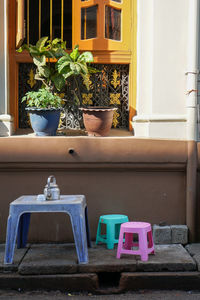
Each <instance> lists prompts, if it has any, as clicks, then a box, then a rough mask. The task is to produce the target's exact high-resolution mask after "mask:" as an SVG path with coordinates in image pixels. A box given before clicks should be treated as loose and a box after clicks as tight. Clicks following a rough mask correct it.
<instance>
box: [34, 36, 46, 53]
mask: <svg viewBox="0 0 200 300" xmlns="http://www.w3.org/2000/svg"><path fill="white" fill-rule="evenodd" d="M47 41H48V36H44V37H42V38H41V39H39V41H37V43H36V47H37V48H38V49H39V51H41V50H42V48H43V47H44V46H45V44H46V42H47Z"/></svg>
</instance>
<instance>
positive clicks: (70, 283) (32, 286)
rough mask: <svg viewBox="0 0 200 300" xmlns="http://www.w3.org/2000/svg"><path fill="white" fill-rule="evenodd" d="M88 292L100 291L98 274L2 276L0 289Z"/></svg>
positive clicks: (0, 275)
mask: <svg viewBox="0 0 200 300" xmlns="http://www.w3.org/2000/svg"><path fill="white" fill-rule="evenodd" d="M8 288H10V289H17V290H18V289H22V290H36V289H45V290H46V289H48V290H63V291H67V290H68V291H88V292H95V291H96V290H97V289H98V276H97V275H96V274H66V275H63V274H60V275H39V276H34V275H33V276H32V275H31V276H29V275H25V276H23V275H18V274H4V275H2V274H0V289H8Z"/></svg>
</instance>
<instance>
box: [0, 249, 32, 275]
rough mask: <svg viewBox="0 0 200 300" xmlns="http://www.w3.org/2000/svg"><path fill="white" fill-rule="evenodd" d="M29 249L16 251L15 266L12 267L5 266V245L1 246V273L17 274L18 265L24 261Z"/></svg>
mask: <svg viewBox="0 0 200 300" xmlns="http://www.w3.org/2000/svg"><path fill="white" fill-rule="evenodd" d="M27 250H28V247H27V248H24V249H17V248H16V249H15V256H14V261H13V264H11V265H4V254H5V245H4V244H0V272H15V271H17V269H18V265H19V264H20V262H21V260H22V259H23V257H24V255H25V253H26V251H27Z"/></svg>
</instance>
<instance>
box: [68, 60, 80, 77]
mask: <svg viewBox="0 0 200 300" xmlns="http://www.w3.org/2000/svg"><path fill="white" fill-rule="evenodd" d="M70 69H71V70H72V71H73V72H74V75H79V74H80V72H81V67H80V66H79V65H78V64H77V63H73V62H71V63H70Z"/></svg>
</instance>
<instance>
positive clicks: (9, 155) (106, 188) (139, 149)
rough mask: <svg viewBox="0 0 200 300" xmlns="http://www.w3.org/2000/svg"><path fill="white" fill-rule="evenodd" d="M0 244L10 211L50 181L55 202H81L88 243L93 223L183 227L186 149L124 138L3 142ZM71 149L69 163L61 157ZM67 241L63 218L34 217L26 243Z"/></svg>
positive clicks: (66, 156) (181, 145)
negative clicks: (111, 217) (104, 219)
mask: <svg viewBox="0 0 200 300" xmlns="http://www.w3.org/2000/svg"><path fill="white" fill-rule="evenodd" d="M1 141H2V142H1V143H0V183H1V200H0V201H1V205H0V206H1V209H0V224H1V231H0V242H2V241H4V240H5V234H6V223H7V217H8V213H9V203H10V202H12V201H13V200H15V199H16V198H18V197H20V196H21V195H34V194H35V195H37V194H41V193H42V192H43V188H44V185H45V184H46V180H47V177H48V176H49V175H51V174H54V175H55V176H56V179H57V183H58V185H59V187H60V189H61V194H67V195H70V194H84V195H85V196H86V200H87V205H88V212H89V222H90V229H91V236H92V240H94V239H95V236H96V230H97V223H98V219H99V216H100V215H103V214H112V213H120V214H126V215H128V216H129V219H130V220H135V221H136V220H138V221H139V220H140V221H148V222H151V223H152V224H154V223H157V224H159V222H163V221H165V222H167V223H168V224H185V222H186V164H187V143H186V142H184V141H180V142H176V141H161V140H160V141H159V140H149V139H147V140H143V139H141V140H140V139H135V138H133V137H130V138H89V137H82V138H81V137H77V138H74V137H63V138H62V137H50V138H48V137H47V138H19V137H16V138H15V137H10V138H2V140H1ZM69 148H73V149H74V150H75V153H74V154H73V155H71V154H69V153H68V149H69ZM31 240H32V241H33V240H34V241H36V242H38V241H71V240H72V229H71V225H70V223H69V217H66V216H65V215H64V214H52V213H50V214H44V213H43V214H42V215H41V214H33V216H32V218H31V226H30V235H29V241H31Z"/></svg>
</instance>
